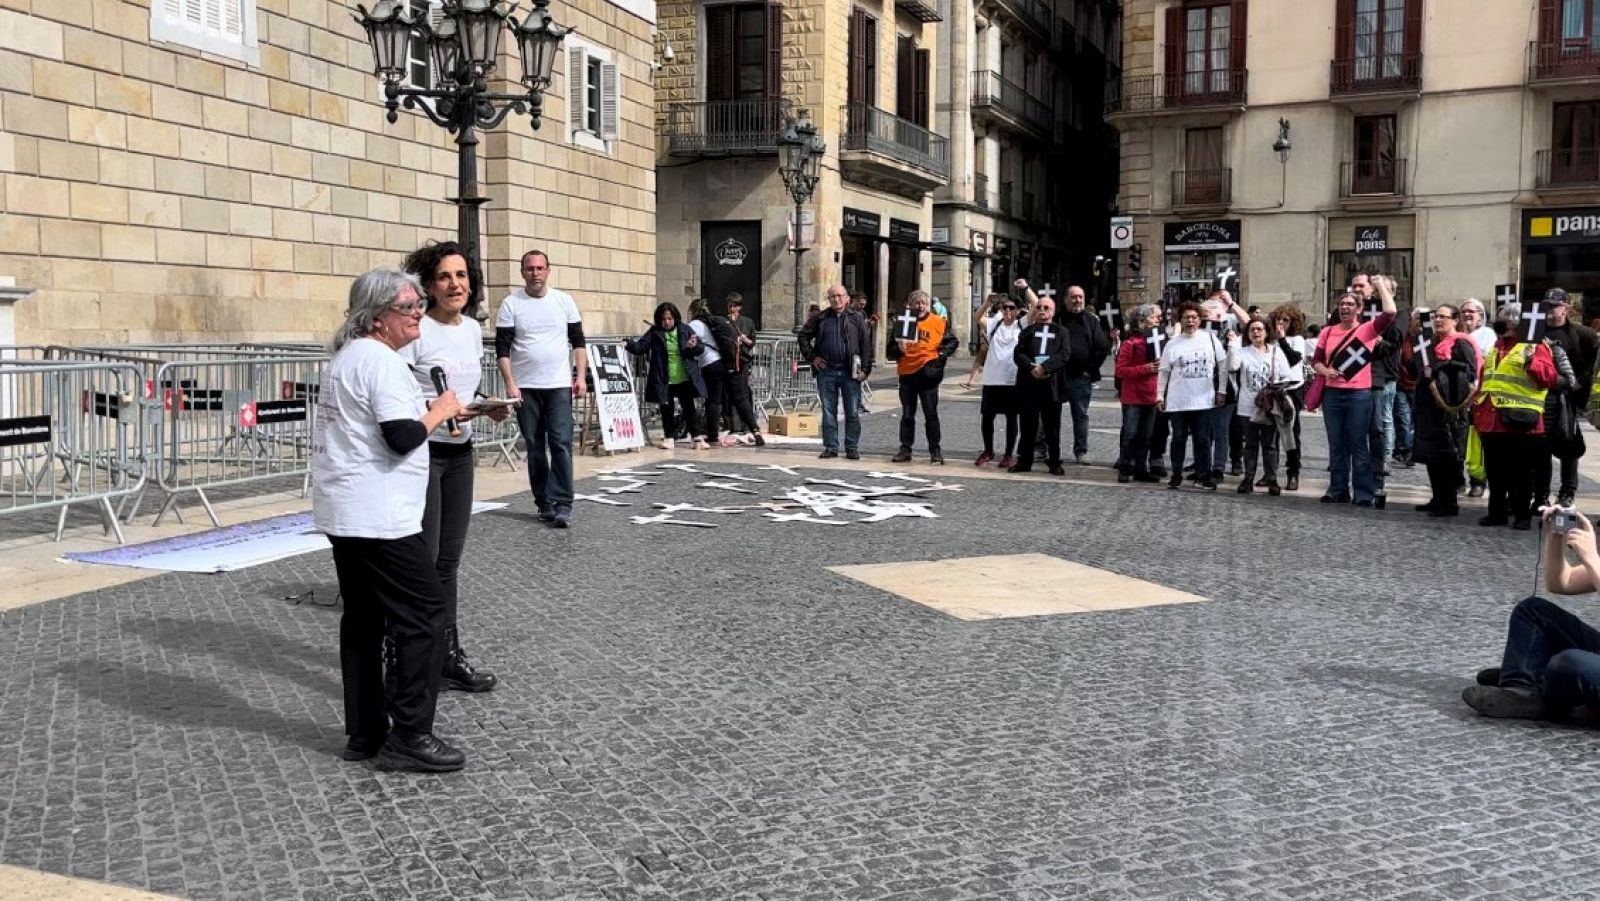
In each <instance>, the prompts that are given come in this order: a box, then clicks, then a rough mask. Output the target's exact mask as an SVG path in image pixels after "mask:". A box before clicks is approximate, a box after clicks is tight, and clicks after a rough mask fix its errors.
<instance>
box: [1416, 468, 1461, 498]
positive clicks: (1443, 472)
mask: <svg viewBox="0 0 1600 901" xmlns="http://www.w3.org/2000/svg"><path fill="white" fill-rule="evenodd" d="M1423 465H1425V466H1426V467H1427V469H1428V487H1429V488H1430V489H1432V491H1433V497H1431V498H1429V499H1428V503H1429V504H1432V505H1433V507H1434V509H1436V510H1455V509H1458V508H1459V506H1460V501H1458V500H1456V489H1458V488H1460V487H1461V461H1460V460H1458V459H1456V458H1455V457H1453V456H1452V457H1444V456H1441V457H1433V458H1430V459H1429V460H1428V461H1427V462H1426V463H1425V464H1423Z"/></svg>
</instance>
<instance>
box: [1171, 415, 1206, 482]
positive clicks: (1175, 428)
mask: <svg viewBox="0 0 1600 901" xmlns="http://www.w3.org/2000/svg"><path fill="white" fill-rule="evenodd" d="M1216 418H1217V415H1216V410H1214V409H1212V410H1184V411H1182V412H1181V413H1175V412H1170V411H1169V412H1168V413H1167V423H1168V425H1169V426H1171V428H1172V477H1173V478H1175V479H1177V478H1182V477H1183V457H1184V445H1185V444H1188V443H1189V442H1190V441H1193V442H1194V474H1195V478H1197V479H1209V478H1211V423H1212V422H1213V421H1214V420H1216Z"/></svg>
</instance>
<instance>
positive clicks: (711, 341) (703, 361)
mask: <svg viewBox="0 0 1600 901" xmlns="http://www.w3.org/2000/svg"><path fill="white" fill-rule="evenodd" d="M689 331H691V332H694V334H695V337H696V338H699V339H700V346H701V347H703V348H705V349H704V350H702V351H701V352H700V367H701V368H702V369H704V368H705V367H707V366H710V365H711V364H712V363H715V362H717V361H718V360H720V359H722V351H720V350H717V339H715V338H713V337H711V326H709V325H706V323H705V320H703V319H693V320H690V322H689Z"/></svg>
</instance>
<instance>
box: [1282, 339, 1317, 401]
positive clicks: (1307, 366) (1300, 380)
mask: <svg viewBox="0 0 1600 901" xmlns="http://www.w3.org/2000/svg"><path fill="white" fill-rule="evenodd" d="M1284 340H1285V341H1288V342H1289V346H1290V347H1292V348H1294V351H1295V353H1297V354H1299V355H1300V365H1299V366H1296V367H1294V374H1293V375H1292V376H1291V377H1290V379H1291V381H1290V383H1289V387H1290V388H1298V387H1300V386H1301V385H1304V384H1305V383H1306V380H1307V379H1309V378H1311V376H1312V375H1314V374H1315V373H1313V372H1312V371H1311V354H1310V352H1309V351H1308V350H1307V349H1306V339H1304V338H1302V337H1300V336H1299V335H1285V336H1284Z"/></svg>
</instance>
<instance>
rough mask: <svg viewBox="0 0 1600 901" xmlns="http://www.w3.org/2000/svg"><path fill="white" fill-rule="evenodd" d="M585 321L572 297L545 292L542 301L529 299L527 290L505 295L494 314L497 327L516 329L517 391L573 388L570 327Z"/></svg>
mask: <svg viewBox="0 0 1600 901" xmlns="http://www.w3.org/2000/svg"><path fill="white" fill-rule="evenodd" d="M581 321H583V320H582V319H581V318H580V317H579V316H578V305H577V304H576V303H573V302H572V295H570V294H568V293H567V292H565V291H561V290H559V289H556V288H546V289H545V292H544V296H543V297H529V296H528V292H527V291H526V290H525V289H522V288H518V289H517V290H515V291H513V292H511V293H510V294H507V295H506V299H505V300H502V301H501V302H500V311H499V312H498V313H497V314H495V317H494V327H495V328H497V329H501V328H514V329H516V330H517V337H516V339H515V340H514V341H513V342H512V343H511V377H512V378H514V379H516V380H517V387H518V388H531V389H542V390H548V389H550V388H567V387H570V386H571V385H572V345H571V344H569V343H568V342H567V326H568V325H570V324H572V323H574V322H581Z"/></svg>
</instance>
